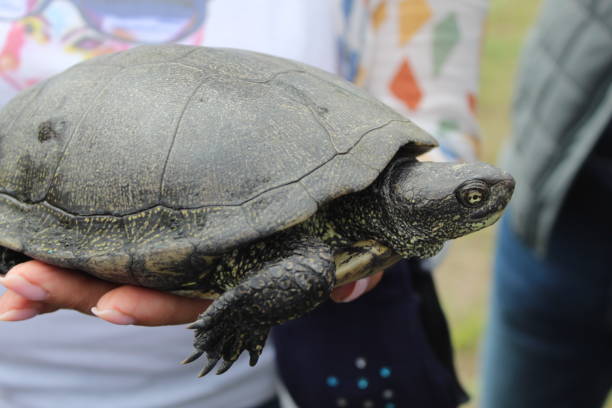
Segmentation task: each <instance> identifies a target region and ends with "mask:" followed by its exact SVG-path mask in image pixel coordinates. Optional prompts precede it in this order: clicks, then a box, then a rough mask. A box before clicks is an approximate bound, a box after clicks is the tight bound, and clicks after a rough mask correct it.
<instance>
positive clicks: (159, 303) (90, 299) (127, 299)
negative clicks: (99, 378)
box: [0, 261, 212, 326]
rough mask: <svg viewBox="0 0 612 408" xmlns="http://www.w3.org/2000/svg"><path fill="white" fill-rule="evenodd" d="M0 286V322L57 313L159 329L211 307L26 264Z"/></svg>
mask: <svg viewBox="0 0 612 408" xmlns="http://www.w3.org/2000/svg"><path fill="white" fill-rule="evenodd" d="M0 283H2V285H4V286H5V287H6V288H7V289H9V290H7V291H6V292H5V293H4V294H3V295H2V296H1V297H0V320H5V321H18V320H26V319H29V318H32V317H34V316H36V315H38V314H43V313H50V312H54V311H56V310H58V309H74V310H78V311H79V312H82V313H86V314H95V315H97V316H98V317H99V318H101V319H104V320H106V321H108V322H111V323H115V324H137V325H141V326H163V325H171V324H183V323H189V322H192V321H194V320H196V319H197V317H198V315H199V314H200V313H202V311H203V310H205V309H206V308H207V307H208V306H209V305H210V304H211V303H212V301H210V300H203V299H192V298H186V297H181V296H176V295H173V294H170V293H165V292H160V291H157V290H153V289H147V288H142V287H137V286H132V285H118V284H114V283H110V282H106V281H103V280H100V279H96V278H94V277H92V276H89V275H87V274H84V273H80V272H76V271H72V270H68V269H63V268H58V267H55V266H51V265H47V264H44V263H42V262H39V261H29V262H25V263H22V264H19V265H16V266H15V267H14V268H12V269H11V270H10V271H9V272H8V273H7V274H6V277H4V278H2V279H0Z"/></svg>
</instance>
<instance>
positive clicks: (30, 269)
mask: <svg viewBox="0 0 612 408" xmlns="http://www.w3.org/2000/svg"><path fill="white" fill-rule="evenodd" d="M1 283H2V284H3V285H4V286H5V287H7V288H8V289H10V290H11V291H13V292H15V293H17V294H19V295H21V296H22V297H24V298H25V299H27V300H30V301H32V302H39V304H41V305H42V307H41V308H40V310H41V311H42V312H46V311H52V310H55V309H75V310H78V311H80V312H83V313H91V308H92V307H93V306H95V305H96V303H97V302H98V300H99V299H100V298H101V297H102V296H103V295H104V294H105V293H106V292H108V291H110V290H111V289H113V288H115V287H116V286H117V285H116V284H113V283H110V282H105V281H102V280H100V279H96V278H94V277H92V276H89V275H87V274H84V273H80V272H76V271H72V270H69V269H64V268H59V267H55V266H51V265H47V264H44V263H42V262H39V261H29V262H25V263H22V264H19V265H16V266H15V267H13V268H12V269H11V270H10V271H9V272H8V273H7V274H6V277H5V278H3V279H2V280H1Z"/></svg>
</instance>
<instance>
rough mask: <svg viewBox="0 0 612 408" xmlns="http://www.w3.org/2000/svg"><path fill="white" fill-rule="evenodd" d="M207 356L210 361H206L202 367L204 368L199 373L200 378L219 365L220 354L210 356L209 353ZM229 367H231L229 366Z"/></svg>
mask: <svg viewBox="0 0 612 408" xmlns="http://www.w3.org/2000/svg"><path fill="white" fill-rule="evenodd" d="M206 358H207V359H208V361H207V362H206V364H205V365H204V367H203V368H202V370H201V371H200V372H199V373H198V378H202V377H204V376H205V375H206V374H208V373H210V371H211V370H212V369H213V368H214V367H215V366H216V365H217V362H219V359H220V358H221V357H220V356H219V355H216V356H214V357H211V356H209V355H208V354H207V355H206ZM228 368H229V367H228Z"/></svg>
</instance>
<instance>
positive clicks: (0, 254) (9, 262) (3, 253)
mask: <svg viewBox="0 0 612 408" xmlns="http://www.w3.org/2000/svg"><path fill="white" fill-rule="evenodd" d="M31 260H32V258H30V257H29V256H27V255H24V254H22V253H21V252H17V251H13V250H12V249H8V248H6V247H3V246H0V275H4V274H6V273H7V272H8V271H9V269H11V268H12V267H13V266H15V265H17V264H20V263H23V262H27V261H31Z"/></svg>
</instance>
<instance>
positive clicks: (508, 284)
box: [482, 197, 612, 408]
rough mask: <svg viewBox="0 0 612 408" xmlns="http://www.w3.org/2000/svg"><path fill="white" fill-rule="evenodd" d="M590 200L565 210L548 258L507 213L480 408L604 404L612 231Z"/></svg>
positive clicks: (609, 359)
mask: <svg viewBox="0 0 612 408" xmlns="http://www.w3.org/2000/svg"><path fill="white" fill-rule="evenodd" d="M580 199H581V198H580V197H577V200H580ZM584 201H586V202H585V203H583V204H584V205H578V206H570V208H569V209H567V208H566V209H565V210H564V211H563V213H562V214H561V216H560V217H559V221H558V222H557V226H556V227H555V229H554V231H553V234H552V238H551V241H550V244H549V249H548V252H547V254H546V256H543V257H539V256H537V255H536V254H535V253H534V252H533V251H532V250H531V249H530V248H529V247H527V246H525V245H524V244H523V242H522V241H521V240H520V238H519V237H518V236H517V235H516V234H515V233H514V232H513V231H512V229H511V227H510V220H509V219H508V217H505V219H504V220H503V221H502V223H501V228H500V233H499V241H498V249H497V254H496V260H495V276H494V288H493V298H492V306H491V307H492V309H491V318H490V324H489V327H488V333H487V337H486V343H485V352H484V370H483V404H482V408H506V407H508V408H510V407H511V408H536V407H537V408H548V407H554V408H561V407H567V408H595V407H601V406H602V404H603V402H604V401H605V398H606V395H607V393H608V391H609V390H610V386H611V384H612V313H611V312H612V307H611V306H612V261H611V259H612V229H610V228H609V225H607V222H602V217H601V213H599V214H598V211H588V207H589V205H588V202H589V200H586V199H585V200H584ZM591 203H593V202H592V201H591ZM608 211H609V210H608ZM609 218H610V217H608V219H609Z"/></svg>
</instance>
